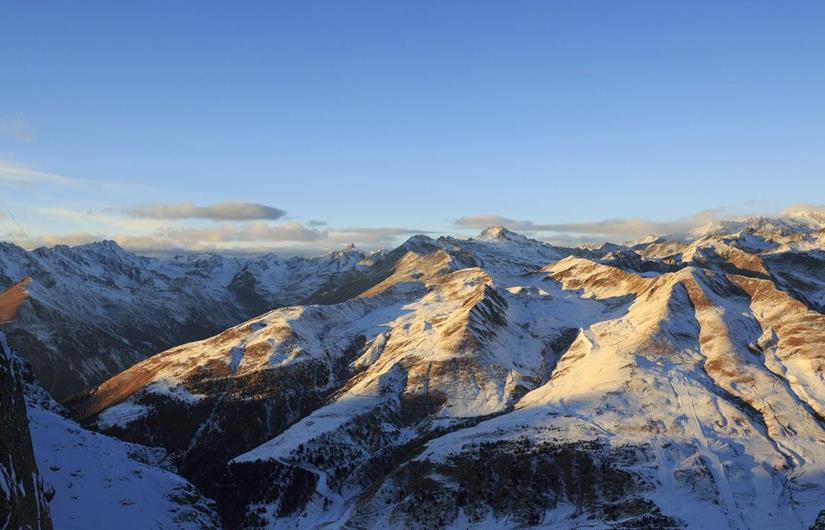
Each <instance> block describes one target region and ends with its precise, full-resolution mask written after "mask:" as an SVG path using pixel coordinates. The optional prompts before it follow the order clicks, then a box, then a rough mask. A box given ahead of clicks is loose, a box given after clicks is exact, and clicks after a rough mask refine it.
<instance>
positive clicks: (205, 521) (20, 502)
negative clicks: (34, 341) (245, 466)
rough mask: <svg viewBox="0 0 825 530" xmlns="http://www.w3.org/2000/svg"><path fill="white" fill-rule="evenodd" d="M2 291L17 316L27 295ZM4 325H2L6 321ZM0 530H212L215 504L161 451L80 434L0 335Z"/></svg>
mask: <svg viewBox="0 0 825 530" xmlns="http://www.w3.org/2000/svg"><path fill="white" fill-rule="evenodd" d="M24 287H25V285H24V284H20V285H17V286H14V287H12V288H11V289H9V290H7V291H5V292H2V293H0V312H2V313H3V314H4V315H5V317H6V319H7V320H8V319H11V318H13V317H14V316H15V311H16V309H17V307H19V306H20V305H21V303H22V302H23V300H24V299H25V297H26V296H27V293H26V291H25V289H24ZM7 320H6V321H7ZM0 419H2V422H0V528H2V529H3V530H49V529H51V528H56V529H61V530H64V529H65V530H73V529H74V530H88V529H90V528H120V529H123V530H144V529H146V528H156V529H158V530H175V529H178V530H180V529H188V530H217V529H218V528H220V527H221V523H220V519H219V517H218V515H217V513H216V512H215V511H214V503H213V502H212V501H210V500H209V499H206V498H205V497H203V496H202V495H201V494H200V493H199V492H198V490H197V489H196V488H195V487H194V486H193V485H192V484H191V483H189V482H188V481H186V480H185V479H183V478H182V477H180V476H178V475H176V474H175V473H174V472H173V471H174V467H173V466H172V464H171V463H170V462H169V459H168V455H167V453H166V451H164V450H163V449H161V448H150V447H145V446H141V445H137V444H132V443H128V442H124V441H121V440H117V439H115V438H111V437H109V436H105V435H102V434H100V433H98V432H92V431H89V430H86V429H84V428H82V427H81V426H80V425H78V424H77V423H76V422H74V421H73V420H71V419H70V418H69V417H68V412H67V411H66V410H65V409H64V408H63V407H61V406H60V405H59V404H57V403H56V402H55V401H54V400H53V399H52V398H51V397H49V395H48V393H47V392H46V391H45V390H43V388H42V387H41V386H40V385H39V384H38V383H37V382H36V381H35V380H34V378H33V375H32V372H31V368H30V366H29V365H28V363H27V362H26V361H25V360H24V359H22V358H21V357H19V356H18V355H17V354H16V353H15V352H14V351H12V349H11V348H10V346H9V344H8V342H7V339H6V336H5V334H4V333H3V332H2V331H0Z"/></svg>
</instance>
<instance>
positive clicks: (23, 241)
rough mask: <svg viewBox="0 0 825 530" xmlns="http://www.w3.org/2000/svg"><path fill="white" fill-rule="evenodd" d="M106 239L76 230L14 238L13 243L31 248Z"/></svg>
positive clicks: (78, 243)
mask: <svg viewBox="0 0 825 530" xmlns="http://www.w3.org/2000/svg"><path fill="white" fill-rule="evenodd" d="M102 239H106V238H105V237H104V236H102V235H100V234H90V233H85V232H76V233H68V234H45V235H40V236H34V237H28V238H16V239H14V242H15V244H17V245H20V246H21V247H23V248H26V249H33V248H38V247H53V246H55V245H70V246H74V245H85V244H86V243H91V242H92V241H100V240H102Z"/></svg>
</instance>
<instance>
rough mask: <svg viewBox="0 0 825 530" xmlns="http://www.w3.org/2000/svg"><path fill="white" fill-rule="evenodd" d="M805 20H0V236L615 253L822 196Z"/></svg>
mask: <svg viewBox="0 0 825 530" xmlns="http://www.w3.org/2000/svg"><path fill="white" fill-rule="evenodd" d="M823 27H825V3H822V2H819V1H810V2H806V1H800V2H790V3H788V2H766V1H765V2H763V1H753V0H752V1H729V2H703V1H692V2H662V1H650V2H642V1H614V2H604V1H602V2H594V1H587V0H582V1H575V2H573V1H565V2H561V1H550V0H544V1H527V0H525V1H517V2H488V1H466V2H465V1H445V0H438V1H426V0H425V1H415V2H377V1H375V2H366V1H358V0H354V1H347V2H341V1H329V2H321V1H309V2H288V3H287V2H283V3H282V2H242V3H238V2H209V1H200V2H186V1H179V2H160V1H157V2H154V1H147V2H140V3H127V2H102V1H101V2H94V1H87V2H80V3H77V2H57V1H46V0H43V1H38V2H17V1H12V2H3V3H0V201H2V203H0V239H2V240H12V241H15V242H17V243H18V244H21V245H23V246H25V247H27V248H31V247H35V246H38V245H53V244H57V243H67V244H77V243H83V242H86V241H90V240H94V239H102V238H113V239H115V240H116V241H118V242H119V243H121V244H122V245H124V246H126V247H127V248H131V249H134V250H137V251H141V252H145V253H154V252H174V251H178V250H218V251H222V250H227V251H228V250H233V251H253V252H257V251H263V250H273V249H274V250H276V251H279V252H282V253H285V254H290V253H296V254H313V253H319V252H324V251H328V250H332V249H335V248H340V247H342V246H344V245H346V244H347V243H350V242H353V243H355V244H356V245H358V246H360V247H364V248H376V247H390V246H393V245H395V244H397V243H399V242H400V241H402V240H403V239H405V238H406V237H409V235H411V234H413V233H431V234H452V235H457V236H470V235H473V234H475V233H477V232H478V231H479V230H480V229H481V228H483V227H484V226H485V225H486V224H504V225H506V226H509V227H511V228H515V229H520V230H522V231H527V232H529V233H531V234H533V235H534V236H536V237H540V238H543V239H547V240H551V241H571V242H574V241H580V240H591V239H592V240H600V239H602V240H605V239H609V240H624V239H632V238H635V237H641V236H643V235H645V234H646V233H648V232H662V231H665V230H668V229H671V228H673V227H674V226H678V227H682V226H690V225H694V224H699V223H705V222H707V221H708V220H711V219H715V218H720V217H731V216H741V215H747V214H751V213H760V214H761V213H766V214H769V213H773V212H779V211H781V210H782V209H783V208H785V207H787V206H789V205H792V204H798V203H808V204H814V205H817V204H819V205H821V204H825V96H824V95H823V94H825V31H822V28H823Z"/></svg>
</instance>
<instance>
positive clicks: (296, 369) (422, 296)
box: [0, 210, 825, 529]
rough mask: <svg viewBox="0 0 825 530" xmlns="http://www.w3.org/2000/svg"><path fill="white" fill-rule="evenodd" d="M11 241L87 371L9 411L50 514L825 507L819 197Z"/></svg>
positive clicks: (538, 517)
mask: <svg viewBox="0 0 825 530" xmlns="http://www.w3.org/2000/svg"><path fill="white" fill-rule="evenodd" d="M4 251H5V253H4V254H3V256H4V257H3V261H1V262H0V264H2V268H0V278H7V279H9V282H7V283H11V281H12V280H13V281H18V280H20V279H21V278H23V277H24V276H27V277H31V278H32V280H31V283H30V284H29V290H30V291H31V293H32V300H30V301H21V302H20V303H22V306H21V309H20V316H19V319H18V320H17V321H15V322H14V323H13V326H12V328H11V329H14V330H15V331H14V332H11V333H10V337H11V338H10V342H12V338H14V337H15V336H16V337H18V338H20V344H22V345H23V346H17V345H16V344H14V343H13V342H12V345H13V346H15V348H17V349H19V350H20V351H21V352H22V353H23V354H26V351H25V349H24V347H27V346H31V347H32V348H34V350H33V351H34V353H33V354H29V359H30V361H31V362H32V364H33V365H34V367H35V370H34V374H35V376H38V370H37V364H36V363H37V362H38V361H40V360H42V359H51V358H59V359H61V361H60V362H63V363H65V364H66V365H67V366H71V367H74V368H75V370H74V371H73V372H71V373H66V374H64V375H65V376H66V378H67V380H66V382H65V383H61V386H60V388H63V389H71V388H81V389H82V388H86V390H83V391H82V392H80V393H79V394H76V395H74V396H73V397H71V398H70V399H68V400H65V401H64V403H63V405H58V404H57V403H55V402H54V401H53V400H51V398H49V396H48V395H47V394H46V392H45V391H44V390H43V389H42V388H40V387H39V386H38V384H37V383H36V382H34V381H33V380H31V381H29V382H28V383H26V384H25V385H26V388H27V390H26V402H27V407H26V408H27V413H28V419H27V420H26V419H25V413H26V411H25V410H20V411H19V412H18V415H17V420H15V421H17V422H18V424H19V423H20V422H23V423H26V422H27V423H28V427H29V429H28V430H29V431H30V433H31V434H30V437H31V444H32V446H33V450H34V458H35V460H36V464H37V469H39V472H37V471H33V466H34V464H33V463H32V461H31V460H32V459H31V454H30V452H26V451H27V449H25V447H24V450H23V451H22V452H21V451H18V453H19V454H18V455H17V456H16V457H15V459H16V460H15V462H17V461H19V462H21V463H20V464H16V463H15V465H19V466H28V467H26V468H25V469H27V473H29V472H34V473H35V474H33V475H31V476H33V477H35V478H34V479H33V480H34V482H35V483H36V484H41V483H42V486H39V485H38V486H27V487H26V488H27V491H29V490H30V489H31V487H36V488H40V489H36V490H35V491H38V492H39V491H41V490H42V491H45V492H47V493H42V494H41V493H38V494H36V496H35V498H36V499H44V498H45V499H48V500H49V502H48V509H49V510H50V512H51V517H52V520H53V521H54V527H55V528H89V527H92V526H94V527H115V526H114V524H116V525H117V526H116V527H119V528H148V527H155V528H179V527H185V528H227V529H236V528H422V529H424V528H526V527H541V528H558V529H566V528H650V529H660V528H697V529H701V528H704V529H716V528H733V529H748V528H800V529H807V528H825V511H823V510H825V467H823V466H825V376H824V375H823V370H825V218H822V217H820V216H818V215H817V214H816V213H814V212H809V211H804V210H799V211H792V212H789V213H788V214H787V215H785V216H783V217H780V218H753V219H748V220H745V221H730V222H717V223H712V224H709V225H707V226H705V227H703V228H701V229H699V230H695V231H692V232H690V233H683V234H676V235H672V236H665V237H649V238H646V239H644V240H642V241H638V242H630V243H626V244H624V245H614V244H606V245H603V246H601V247H577V248H561V247H555V246H552V245H549V244H547V243H544V242H541V241H537V240H534V239H530V238H528V237H525V236H523V235H519V234H516V233H514V232H511V231H509V230H507V229H505V228H503V227H490V228H488V229H486V230H484V231H483V232H482V233H481V234H480V235H479V236H478V237H475V238H472V239H458V238H454V237H440V238H438V239H432V238H429V237H426V236H414V237H412V238H410V239H409V240H408V241H407V242H406V243H404V244H403V245H401V246H400V247H398V248H397V249H395V250H392V251H389V252H377V253H373V254H369V255H365V254H361V253H358V252H356V251H355V250H352V249H350V250H348V251H346V252H342V253H337V254H332V255H329V256H326V257H322V258H317V259H315V260H303V259H294V260H291V261H290V260H281V259H278V258H275V257H274V256H267V257H262V258H244V259H243V260H241V259H239V258H222V257H218V256H192V257H187V258H174V259H150V258H143V257H138V256H135V255H133V254H131V253H129V252H127V251H125V250H123V249H120V248H118V247H116V246H114V245H113V244H111V243H103V244H96V245H89V246H85V247H75V248H68V247H56V248H54V249H51V250H46V249H38V250H36V251H33V252H25V251H22V250H20V249H17V248H15V247H10V246H7V247H4ZM44 282H48V283H44ZM239 285H241V286H242V287H239ZM18 289H22V287H19V288H18ZM80 292H89V293H91V294H89V296H88V297H85V298H84V297H80V298H81V299H78V296H77V293H80ZM91 297H94V298H93V299H92V298H91ZM136 299H140V300H141V302H140V303H138V304H135V303H134V300H136ZM101 300H106V301H107V302H106V305H104V306H97V305H95V304H98V303H100V301H101ZM252 301H254V302H252ZM86 303H88V304H89V306H88V307H83V306H81V305H75V304H86ZM89 307H105V308H107V309H101V310H100V311H98V312H97V313H94V314H91V313H90V312H89V309H88V308H89ZM262 307H268V308H272V309H271V310H269V311H268V312H264V311H261V313H260V314H259V315H257V316H254V317H253V318H250V319H247V320H245V321H243V322H241V323H240V324H236V325H233V326H230V327H227V328H226V329H224V330H223V331H220V332H218V333H217V334H215V335H214V336H211V337H209V338H205V339H203V340H198V341H196V342H188V343H184V344H179V345H175V346H173V347H171V348H169V349H166V350H165V351H162V352H160V353H157V354H155V355H152V356H147V352H146V349H147V348H149V347H151V346H152V345H157V344H162V343H171V342H173V341H175V340H176V338H178V337H182V336H185V335H186V334H187V333H191V334H195V335H197V334H199V333H201V334H202V333H203V332H206V331H207V330H209V329H211V328H214V327H215V326H217V325H219V324H220V323H222V322H227V321H231V320H232V319H235V320H236V321H240V320H244V319H245V318H246V317H247V316H249V315H248V313H251V312H252V311H253V310H255V309H261V308H262ZM104 314H105V316H104ZM207 315H208V318H207ZM200 317H203V318H201V320H199V318H200ZM56 326H66V327H65V328H60V327H56ZM74 327H79V328H82V332H81V331H77V332H75V331H72V333H70V334H68V335H63V334H62V331H60V330H61V329H68V328H74ZM95 330H99V331H95ZM161 332H162V333H161ZM153 333H157V334H161V335H162V336H158V337H152V338H145V337H143V335H147V336H149V335H151V334H153ZM139 335H140V336H139ZM58 337H59V338H58ZM84 337H86V338H89V337H99V338H96V339H94V340H96V341H97V342H96V343H95V347H94V348H89V347H88V345H86V344H83V343H84V342H86V339H85V338H84ZM142 337H143V338H142ZM52 339H54V340H55V341H56V342H53V341H52ZM137 345H140V348H138V347H137ZM130 348H131V349H130ZM7 351H8V350H7ZM109 354H111V355H109ZM20 363H22V361H20ZM23 364H25V363H23ZM46 364H47V365H48V363H46ZM117 367H123V368H125V369H124V370H123V371H120V372H119V373H117V374H116V375H113V377H111V378H108V379H107V380H105V381H103V382H102V383H101V384H99V385H97V386H94V387H93V388H92V387H90V385H89V383H90V382H92V381H95V378H99V377H100V376H101V374H105V373H107V372H108V373H114V372H115V371H116V370H115V368H117ZM40 373H41V374H45V375H46V376H47V377H49V376H50V374H49V371H48V370H47V369H45V368H41V370H40ZM72 378H75V379H72ZM29 379H31V377H29ZM48 381H49V382H50V384H54V382H55V380H54V379H53V378H52V379H48ZM21 384H22V383H21ZM18 386H19V385H18ZM19 394H20V391H18V392H17V397H16V398H14V399H16V400H17V403H20V397H19ZM64 396H65V393H64ZM18 408H19V406H18ZM4 410H5V409H4ZM69 416H72V418H73V419H70V418H69ZM75 422H79V423H75ZM6 430H8V429H6ZM23 431H24V429H22V428H16V430H15V432H23ZM27 436H28V434H27ZM15 443H18V445H19V444H20V443H23V445H24V446H25V440H23V441H22V442H19V441H18V442H15ZM26 447H27V446H26ZM4 473H5V472H4ZM6 475H9V473H6ZM17 475H18V476H20V473H19V472H18V473H17ZM26 476H27V477H28V476H29V475H26ZM26 480H28V479H26ZM7 482H8V481H7ZM5 490H9V491H12V490H13V488H11V487H10V486H9V487H6V488H4V491H5ZM7 495H8V494H7ZM15 502H17V503H18V504H19V505H21V504H20V503H21V502H23V501H15ZM28 502H29V504H28V505H27V506H28V507H26V508H25V509H23V508H21V509H19V510H17V511H15V512H14V513H26V514H31V513H32V510H34V508H33V507H36V506H40V507H41V510H40V512H37V513H42V514H46V513H47V509H46V508H47V507H46V506H45V504H44V503H43V502H42V501H41V502H40V504H39V505H38V504H37V503H36V502H34V501H28ZM21 506H22V505H21ZM149 506H151V507H152V510H150V511H149V512H147V509H144V508H145V507H149ZM101 507H105V509H103V508H101ZM141 507H144V508H141ZM90 512H91V513H95V516H99V517H101V518H102V519H101V520H100V521H104V519H103V518H107V519H105V521H106V522H107V523H112V525H111V526H109V525H107V524H104V523H102V522H100V521H93V520H91V519H89V515H88V513H90ZM84 514H86V515H84ZM28 517H29V518H30V517H31V515H28ZM141 517H142V518H141ZM43 521H46V519H45V516H44V518H43ZM90 521H92V522H90ZM100 524H103V526H100ZM90 525H92V526H90ZM153 525H154V526H153ZM43 527H46V526H45V524H44V525H43Z"/></svg>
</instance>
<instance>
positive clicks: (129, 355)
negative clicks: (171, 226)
mask: <svg viewBox="0 0 825 530" xmlns="http://www.w3.org/2000/svg"><path fill="white" fill-rule="evenodd" d="M369 263H370V257H369V256H366V255H364V254H362V253H361V252H359V251H357V250H354V249H349V250H346V251H340V252H335V253H332V254H329V255H326V256H323V257H320V258H314V259H304V258H289V259H283V258H279V257H278V256H275V255H271V254H270V255H265V256H258V257H246V258H240V257H226V256H218V255H211V254H200V255H189V256H179V257H174V258H167V259H161V258H148V257H143V256H137V255H135V254H133V253H130V252H127V251H125V250H123V249H122V248H120V247H119V246H118V245H117V244H116V243H115V242H113V241H102V242H99V243H92V244H88V245H82V246H77V247H67V246H56V247H54V248H51V249H48V248H39V249H37V250H33V251H30V252H27V251H25V250H23V249H22V248H20V247H17V246H14V245H12V244H8V243H0V289H4V288H6V287H8V286H10V285H12V284H15V283H16V282H18V281H20V280H21V279H22V278H25V277H29V278H31V283H30V285H29V286H28V289H29V292H30V294H31V299H30V301H28V302H26V303H25V304H23V306H22V307H21V309H20V314H19V317H18V319H17V321H15V322H13V323H11V324H10V325H9V326H8V329H7V334H8V336H9V339H10V340H11V341H12V343H13V344H15V345H16V348H17V349H18V350H19V351H23V352H25V355H26V356H27V358H28V360H29V361H30V362H31V364H32V367H33V369H34V372H35V375H36V376H37V378H38V379H39V380H40V381H41V383H42V384H43V386H44V387H45V388H46V389H47V390H48V391H49V392H50V393H51V394H52V395H53V396H54V397H55V398H57V399H65V398H66V397H68V396H70V395H72V394H74V393H77V392H79V391H81V390H84V389H87V388H90V387H91V386H93V385H95V384H97V383H100V382H101V381H103V380H105V379H106V378H108V377H110V376H112V375H114V374H116V373H118V372H120V371H122V370H124V369H126V368H128V367H129V366H131V365H132V364H134V363H136V362H138V361H140V360H143V359H145V358H146V357H148V356H149V355H152V354H154V353H157V352H158V351H161V350H164V349H166V348H168V347H170V346H174V345H177V344H181V343H184V342H188V341H191V340H195V339H199V338H204V337H208V336H209V335H212V334H214V333H217V332H218V331H220V330H222V329H225V328H226V327H228V326H231V325H234V324H237V323H238V322H241V321H244V320H246V319H248V318H250V317H252V316H254V315H257V314H260V313H263V312H265V311H268V310H270V309H272V308H274V307H279V306H283V305H292V304H298V303H305V302H311V301H313V298H312V296H313V294H314V293H316V292H317V291H322V292H323V291H325V290H327V289H328V286H329V285H330V284H335V285H337V284H338V281H337V280H338V278H339V277H341V276H343V275H346V274H347V273H350V272H353V271H357V270H358V269H359V268H362V267H364V266H366V265H367V264H369ZM0 319H2V315H0Z"/></svg>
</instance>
